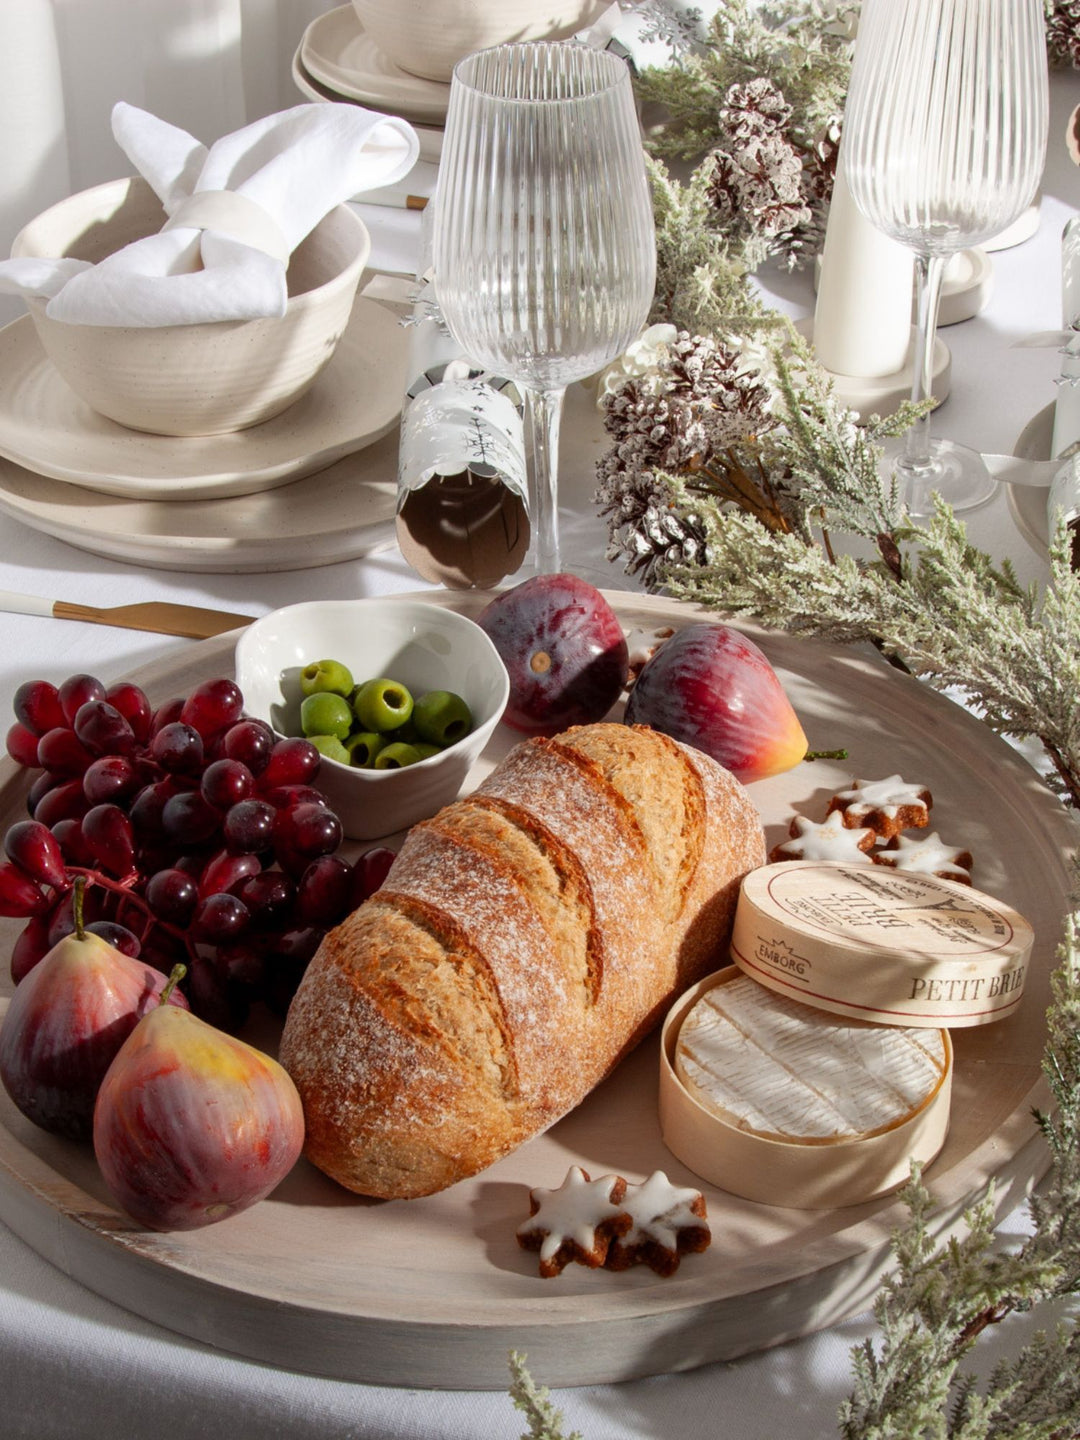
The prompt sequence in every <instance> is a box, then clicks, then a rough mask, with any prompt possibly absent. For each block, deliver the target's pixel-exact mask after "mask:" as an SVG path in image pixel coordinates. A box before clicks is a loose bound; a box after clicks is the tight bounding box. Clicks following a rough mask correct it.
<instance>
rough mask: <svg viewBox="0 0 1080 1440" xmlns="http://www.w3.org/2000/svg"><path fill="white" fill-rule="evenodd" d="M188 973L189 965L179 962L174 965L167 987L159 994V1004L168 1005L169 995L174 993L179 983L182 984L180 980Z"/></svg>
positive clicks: (166, 982) (166, 983)
mask: <svg viewBox="0 0 1080 1440" xmlns="http://www.w3.org/2000/svg"><path fill="white" fill-rule="evenodd" d="M186 974H187V966H186V965H182V964H179V963H178V964H176V965H174V966H173V968H172V970H171V972H170V974H169V978H168V980H166V981H165V988H164V989H163V990H162V992H161V994H160V995H159V996H158V1004H159V1005H167V1004H168V1003H169V996H170V995H171V994H172V992H173V991H174V990H175V989H176V987H177V985H179V984H180V981H181V980H182V979H183V978H184V976H185V975H186Z"/></svg>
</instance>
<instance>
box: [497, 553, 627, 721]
mask: <svg viewBox="0 0 1080 1440" xmlns="http://www.w3.org/2000/svg"><path fill="white" fill-rule="evenodd" d="M477 623H478V624H479V625H480V627H481V628H482V629H483V630H485V631H486V632H487V634H488V636H489V637H490V639H491V641H492V643H493V644H494V646H495V649H496V650H497V651H498V652H499V655H500V657H501V659H502V662H503V664H504V665H505V666H506V668H507V671H508V672H509V675H510V700H509V703H508V704H507V706H506V710H505V711H504V713H503V717H502V718H503V719H504V720H505V721H506V723H507V724H508V725H510V726H512V727H513V729H515V730H524V731H526V732H527V733H529V734H532V735H554V734H556V733H557V732H558V731H559V730H565V729H566V728H567V726H568V725H588V724H591V723H592V722H593V721H594V720H602V719H603V718H604V716H605V715H606V714H607V713H608V711H609V710H610V709H611V707H612V705H614V704H615V701H616V700H617V699H618V698H619V696H620V694H621V693H622V689H623V686H624V685H625V684H626V677H627V673H628V671H629V664H630V661H629V652H628V649H627V644H626V636H625V635H624V634H623V631H622V626H621V625H620V624H619V621H618V618H617V617H616V615H615V612H614V610H612V608H611V606H610V605H609V604H608V602H607V601H606V600H605V599H604V597H603V595H602V594H601V593H600V591H599V590H597V589H596V587H595V586H593V585H590V584H589V583H588V581H586V580H581V579H579V578H578V576H576V575H536V576H534V577H533V578H532V579H531V580H523V581H522V583H521V584H520V585H515V586H514V588H513V589H512V590H506V591H504V592H503V593H502V594H501V595H496V597H495V599H494V600H492V601H491V603H490V604H489V605H488V606H487V608H486V609H485V610H483V611H482V612H481V614H480V615H479V616H478V617H477Z"/></svg>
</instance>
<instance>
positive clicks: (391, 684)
mask: <svg viewBox="0 0 1080 1440" xmlns="http://www.w3.org/2000/svg"><path fill="white" fill-rule="evenodd" d="M412 709H413V699H412V696H411V695H410V694H409V692H408V690H407V689H406V688H405V686H404V685H401V684H399V683H398V681H396V680H388V679H387V678H386V677H385V676H382V677H380V678H379V679H377V680H367V681H365V682H364V684H363V685H361V686H360V689H359V690H358V691H357V693H356V700H355V703H354V705H353V711H354V713H355V715H356V718H357V720H359V721H360V728H361V729H362V730H377V731H378V732H379V733H380V734H382V733H383V732H384V731H386V730H396V729H397V728H398V726H399V725H404V724H405V722H406V721H407V720H408V718H409V716H410V715H411V714H412Z"/></svg>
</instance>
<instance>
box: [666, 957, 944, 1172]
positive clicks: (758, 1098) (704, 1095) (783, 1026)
mask: <svg viewBox="0 0 1080 1440" xmlns="http://www.w3.org/2000/svg"><path fill="white" fill-rule="evenodd" d="M674 1060H675V1072H676V1074H677V1075H678V1077H679V1079H680V1081H681V1082H682V1084H683V1086H684V1087H685V1089H686V1090H687V1091H688V1092H689V1094H690V1095H691V1096H693V1098H694V1099H695V1100H697V1101H698V1103H699V1104H700V1105H702V1106H704V1107H705V1109H706V1110H709V1111H710V1112H711V1113H713V1114H714V1115H717V1116H718V1117H719V1118H720V1119H722V1120H724V1121H726V1123H727V1124H729V1125H733V1126H736V1127H738V1128H739V1129H740V1130H744V1131H750V1132H752V1133H753V1134H755V1135H759V1136H763V1137H765V1138H768V1139H772V1140H779V1141H784V1142H788V1143H796V1144H806V1145H823V1144H826V1145H827V1144H831V1143H837V1142H843V1141H854V1140H859V1139H862V1138H864V1137H867V1136H872V1135H878V1134H880V1133H882V1132H883V1131H887V1130H890V1129H893V1128H894V1127H896V1126H900V1125H903V1124H905V1123H906V1122H907V1121H908V1120H909V1119H910V1118H911V1117H912V1116H913V1115H915V1114H916V1113H917V1112H918V1111H919V1110H920V1109H921V1108H922V1107H923V1106H924V1105H926V1104H927V1103H928V1101H929V1100H930V1099H931V1098H932V1097H933V1096H934V1095H935V1093H936V1092H937V1091H938V1090H939V1088H940V1087H941V1083H942V1080H943V1077H944V1076H945V1074H946V1071H947V1067H948V1055H947V1050H946V1041H945V1036H944V1034H943V1033H942V1031H941V1030H930V1029H926V1028H918V1029H916V1028H912V1027H909V1028H904V1027H897V1026H890V1025H871V1024H866V1023H862V1022H860V1021H857V1020H847V1019H845V1018H844V1017H842V1016H837V1015H831V1014H828V1013H825V1012H822V1011H817V1010H813V1009H811V1008H810V1007H809V1006H806V1005H801V1004H798V1003H796V1002H794V1001H791V1000H788V999H787V998H786V997H785V996H782V995H778V994H776V993H774V992H773V991H771V990H767V989H765V988H764V987H763V986H762V985H759V984H758V983H757V982H756V981H755V980H752V979H750V978H749V977H748V976H746V975H738V976H736V977H734V978H733V979H731V980H730V981H729V982H728V983H727V984H723V985H715V986H713V987H712V988H711V989H709V990H707V991H706V992H705V994H703V995H702V996H701V997H700V998H699V999H698V1000H697V1001H696V1003H695V1004H694V1006H693V1008H692V1009H691V1010H690V1011H689V1013H688V1014H687V1016H686V1018H685V1019H684V1021H683V1023H682V1026H681V1028H680V1030H679V1034H678V1038H677V1041H676V1045H675V1056H674Z"/></svg>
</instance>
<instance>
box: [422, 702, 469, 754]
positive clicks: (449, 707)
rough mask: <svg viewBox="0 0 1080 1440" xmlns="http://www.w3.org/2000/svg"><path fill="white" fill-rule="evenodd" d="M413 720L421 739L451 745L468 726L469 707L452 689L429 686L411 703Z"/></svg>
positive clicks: (465, 732) (433, 743) (460, 736)
mask: <svg viewBox="0 0 1080 1440" xmlns="http://www.w3.org/2000/svg"><path fill="white" fill-rule="evenodd" d="M413 724H414V725H415V726H416V732H417V734H418V735H419V736H420V738H421V739H422V740H428V741H430V743H431V744H432V745H441V746H446V745H453V743H454V741H455V740H460V739H462V738H463V737H464V736H465V735H467V734H468V733H469V731H470V730H471V729H472V711H471V710H470V709H469V707H468V705H466V704H465V701H464V700H463V699H462V698H461V696H460V695H455V694H454V692H453V691H452V690H429V691H427V693H426V694H424V695H421V696H420V698H419V700H417V702H416V704H415V705H414V706H413Z"/></svg>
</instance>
